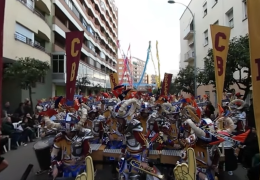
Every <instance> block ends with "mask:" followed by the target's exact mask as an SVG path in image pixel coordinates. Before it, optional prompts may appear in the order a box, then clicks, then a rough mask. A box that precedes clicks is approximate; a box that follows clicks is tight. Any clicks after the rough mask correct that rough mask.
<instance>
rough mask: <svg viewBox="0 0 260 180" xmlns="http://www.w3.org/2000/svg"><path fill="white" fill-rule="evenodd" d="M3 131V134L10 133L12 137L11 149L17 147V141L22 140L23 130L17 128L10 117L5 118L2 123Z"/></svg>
mask: <svg viewBox="0 0 260 180" xmlns="http://www.w3.org/2000/svg"><path fill="white" fill-rule="evenodd" d="M2 133H3V135H8V136H9V137H10V138H11V149H12V150H15V149H17V144H16V142H19V141H20V139H21V135H22V134H21V133H22V131H20V130H16V129H15V128H14V125H13V123H12V121H11V118H10V117H6V118H4V120H3V123H2Z"/></svg>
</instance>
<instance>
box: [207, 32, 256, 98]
mask: <svg viewBox="0 0 260 180" xmlns="http://www.w3.org/2000/svg"><path fill="white" fill-rule="evenodd" d="M203 73H204V74H205V76H204V80H203V84H204V85H207V84H213V85H214V86H215V69H214V57H213V50H212V49H209V51H208V54H207V56H206V57H205V58H204V71H203ZM234 74H236V75H238V77H236V76H234ZM232 84H236V85H237V86H238V88H239V89H240V90H243V91H244V97H243V98H244V100H245V99H246V97H247V95H248V93H249V92H250V87H251V86H252V82H251V69H250V53H249V37H248V35H245V36H239V37H234V38H233V39H232V40H230V43H229V51H228V56H227V62H226V74H225V82H224V90H228V91H230V85H232Z"/></svg>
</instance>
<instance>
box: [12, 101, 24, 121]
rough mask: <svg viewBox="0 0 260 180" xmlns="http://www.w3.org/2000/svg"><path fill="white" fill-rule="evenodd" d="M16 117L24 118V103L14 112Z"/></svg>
mask: <svg viewBox="0 0 260 180" xmlns="http://www.w3.org/2000/svg"><path fill="white" fill-rule="evenodd" d="M14 116H15V117H17V118H21V117H23V116H24V103H20V104H19V106H18V108H17V109H16V110H15V111H14Z"/></svg>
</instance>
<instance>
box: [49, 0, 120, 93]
mask: <svg viewBox="0 0 260 180" xmlns="http://www.w3.org/2000/svg"><path fill="white" fill-rule="evenodd" d="M53 11H54V12H53V24H52V32H53V40H54V41H53V53H52V63H53V75H52V82H53V94H55V95H62V94H65V80H66V78H65V77H66V71H65V70H66V67H65V65H66V56H65V32H69V31H77V30H80V31H84V43H83V47H82V49H81V59H80V66H79V71H78V78H81V77H88V79H89V80H90V82H91V84H90V86H97V85H100V86H102V87H103V88H107V87H110V83H109V77H108V75H109V74H110V73H112V72H117V70H116V64H117V46H116V41H117V36H118V13H117V8H116V6H115V4H114V2H113V1H110V0H53ZM89 91H91V90H89ZM85 93H91V92H85Z"/></svg>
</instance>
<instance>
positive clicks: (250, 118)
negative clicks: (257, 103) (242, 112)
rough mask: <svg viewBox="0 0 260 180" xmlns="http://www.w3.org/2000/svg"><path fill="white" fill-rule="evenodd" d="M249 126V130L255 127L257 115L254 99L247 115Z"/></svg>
mask: <svg viewBox="0 0 260 180" xmlns="http://www.w3.org/2000/svg"><path fill="white" fill-rule="evenodd" d="M247 126H248V127H249V128H251V127H255V114H254V104H253V99H252V98H251V99H250V106H249V112H248V115H247Z"/></svg>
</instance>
